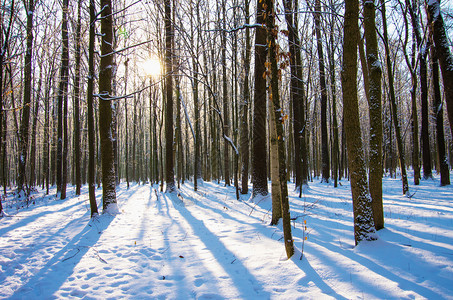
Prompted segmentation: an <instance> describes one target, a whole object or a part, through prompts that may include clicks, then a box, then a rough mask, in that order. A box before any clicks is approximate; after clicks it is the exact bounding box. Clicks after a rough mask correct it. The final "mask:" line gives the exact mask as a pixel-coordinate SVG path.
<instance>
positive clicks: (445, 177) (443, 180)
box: [431, 46, 450, 186]
mask: <svg viewBox="0 0 453 300" xmlns="http://www.w3.org/2000/svg"><path fill="white" fill-rule="evenodd" d="M431 70H432V76H433V90H434V97H433V99H434V103H433V111H434V115H435V117H436V140H437V157H438V162H439V168H440V185H441V186H445V185H449V184H450V170H449V169H448V156H447V153H446V152H445V138H444V110H443V108H442V95H441V93H440V82H439V64H438V61H437V53H436V49H435V47H434V46H431Z"/></svg>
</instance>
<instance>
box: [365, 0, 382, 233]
mask: <svg viewBox="0 0 453 300" xmlns="http://www.w3.org/2000/svg"><path fill="white" fill-rule="evenodd" d="M363 16H364V27H365V38H366V58H367V64H368V65H367V71H368V79H369V104H368V105H369V110H370V162H369V168H370V170H369V174H370V182H369V186H370V195H371V201H372V208H373V218H374V226H375V228H376V230H379V229H382V228H384V208H383V204H382V117H381V115H382V108H381V74H382V69H381V63H380V61H379V54H378V43H377V36H376V21H375V20H376V11H375V4H374V0H373V1H369V0H364V1H363Z"/></svg>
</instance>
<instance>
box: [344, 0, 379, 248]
mask: <svg viewBox="0 0 453 300" xmlns="http://www.w3.org/2000/svg"><path fill="white" fill-rule="evenodd" d="M358 15H359V7H358V1H356V0H345V14H344V17H345V18H344V29H343V30H344V35H343V39H344V40H343V70H342V74H341V81H342V88H343V112H344V130H345V133H346V143H347V152H348V164H349V172H350V176H351V192H352V201H353V210H354V238H355V243H356V245H357V244H358V243H360V242H361V241H363V240H367V241H369V240H374V239H376V236H375V228H374V222H373V212H372V208H371V197H370V194H369V192H368V183H367V175H366V169H365V161H364V159H363V157H364V156H363V144H362V138H361V130H360V121H359V107H358V97H357V44H358V43H357V39H358V33H357V30H358V25H357V24H358Z"/></svg>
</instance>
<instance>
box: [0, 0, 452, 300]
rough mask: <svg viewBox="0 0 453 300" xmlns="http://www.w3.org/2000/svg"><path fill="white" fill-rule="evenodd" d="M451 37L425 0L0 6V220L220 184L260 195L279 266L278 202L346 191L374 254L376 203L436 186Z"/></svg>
mask: <svg viewBox="0 0 453 300" xmlns="http://www.w3.org/2000/svg"><path fill="white" fill-rule="evenodd" d="M452 41H453V7H452V5H451V3H449V2H448V1H444V2H442V3H441V1H440V0H425V1H419V0H389V1H385V0H375V1H374V0H363V1H357V0H344V1H337V0H327V1H321V0H306V1H299V0H281V1H275V0H256V1H250V0H219V1H209V0H146V1H140V0H137V1H130V0H89V1H82V0H62V1H52V0H22V1H17V0H2V4H1V33H0V47H1V48H0V65H1V71H0V95H1V98H0V101H1V102H0V109H1V112H0V187H2V191H1V193H0V223H2V222H7V220H6V219H8V218H9V217H11V213H13V212H14V210H15V211H16V213H17V212H18V211H20V210H22V209H23V210H24V211H27V210H28V209H30V208H31V207H33V206H34V205H35V206H36V205H37V203H38V202H39V201H38V200H37V199H38V198H40V199H41V200H42V201H45V199H53V200H54V201H57V200H65V199H67V200H68V201H74V199H76V198H77V197H78V199H80V197H82V196H83V195H86V197H85V198H86V201H87V202H86V203H88V204H86V205H87V210H89V215H90V216H91V218H94V219H97V218H99V216H100V210H101V208H100V207H99V208H98V206H100V204H101V205H102V212H103V213H104V214H109V215H116V214H121V213H124V211H122V209H121V204H120V200H119V199H121V196H120V195H122V197H126V198H125V199H127V197H128V196H124V195H128V192H127V190H129V188H131V189H139V186H149V187H150V189H151V191H153V192H150V193H151V194H150V195H149V197H150V199H151V198H152V197H155V198H153V199H155V201H158V200H159V199H161V198H165V199H170V198H171V199H179V201H182V202H184V201H185V200H187V199H186V198H185V197H188V196H187V195H189V194H190V195H195V196H190V197H192V198H193V197H195V198H196V199H198V198H197V197H198V196H200V195H207V194H208V193H209V191H211V192H212V191H214V190H216V191H217V190H219V191H222V189H221V187H223V190H225V191H230V192H228V193H232V195H234V197H233V196H231V197H232V198H231V199H233V198H234V199H236V201H238V200H239V201H240V202H241V201H246V202H247V203H251V204H250V205H252V204H253V203H254V204H253V205H255V206H260V205H261V204H260V202H261V201H263V199H271V205H270V207H269V210H268V213H269V216H270V219H269V220H268V223H270V226H276V225H278V226H281V228H282V236H283V237H282V243H284V249H285V256H286V257H287V258H288V259H289V258H291V257H292V256H293V255H294V254H295V253H298V251H300V250H297V249H295V246H294V241H295V240H297V239H299V238H300V237H293V232H292V231H294V230H295V229H296V228H295V227H294V226H293V225H292V223H294V222H295V221H297V219H298V216H297V214H296V213H294V212H293V211H292V208H291V207H293V206H294V205H296V203H300V202H297V201H301V199H306V198H307V197H309V195H312V194H313V189H314V188H315V187H318V186H321V187H324V189H322V191H323V192H324V193H325V192H326V191H331V192H333V193H335V191H336V190H338V193H340V194H342V195H344V193H343V192H344V187H345V186H347V187H348V189H349V192H348V196H347V197H348V199H349V200H350V202H351V203H350V204H351V213H352V219H353V221H352V224H353V235H354V240H353V244H354V246H357V245H359V244H360V243H361V242H369V241H376V240H377V239H378V238H379V234H378V232H379V231H380V230H381V229H384V228H385V220H384V218H386V217H387V216H388V211H386V210H385V209H386V208H385V199H384V198H385V197H386V196H387V195H392V196H393V195H397V196H399V197H400V198H399V199H406V200H407V201H411V200H413V199H415V198H416V197H417V192H418V191H419V190H420V189H423V185H424V184H425V185H426V184H428V185H430V184H431V182H436V185H438V186H440V187H446V188H448V186H449V185H450V173H451V170H452V164H451V162H452V161H453V53H452V50H453V42H452ZM396 179H397V181H395V180H396ZM389 180H393V181H391V186H392V187H393V186H395V184H396V183H397V182H399V187H400V188H399V189H397V190H394V189H393V188H392V193H390V194H386V191H387V190H386V187H385V184H386V183H388V182H390V181H389ZM208 187H209V188H208ZM189 190H192V192H193V193H194V194H191V192H190V191H189ZM446 191H448V193H451V189H448V190H446ZM437 192H439V195H438V196H439V197H443V196H442V195H441V190H439V191H437V190H435V189H433V193H434V195H429V197H433V198H434V199H435V198H436V193H437ZM153 193H154V194H153ZM428 194H429V193H428ZM38 195H39V196H38ZM196 195H198V196H196ZM50 196H52V197H53V198H49V197H50ZM320 196H322V195H320ZM99 197H100V198H99ZM147 197H148V196H147ZM168 197H170V198H168ZM190 197H189V198H190ZM200 197H201V196H200ZM206 197H207V196H206ZM389 197H390V196H389ZM125 199H124V200H125ZM228 199H229V198H228ZM244 199H245V200H244ZM197 201H198V200H197ZM200 201H201V200H200ZM295 201H296V202H295ZM304 201H305V200H304ZM195 202H196V201H195ZM264 202H265V201H264ZM264 202H263V203H264ZM46 203H47V202H46ZM200 203H201V202H200ZM304 203H305V202H304ZM448 203H449V204H451V199H450V201H448V197H447V202H446V203H445V205H447V206H448ZM258 204H260V205H258ZM46 205H47V204H46ZM304 205H305V204H303V205H302V204H301V207H302V206H303V207H305V206H304ZM38 206H39V205H38ZM298 207H299V206H298ZM299 208H300V207H299ZM450 208H451V206H450ZM224 209H225V210H227V209H228V208H227V206H224ZM256 209H258V207H257V208H256ZM303 210H304V211H305V208H304V209H303ZM447 210H448V209H447ZM252 212H253V209H252ZM252 212H250V214H252ZM186 213H187V212H186ZM299 221H300V220H299ZM0 232H1V231H0ZM303 233H304V237H305V231H303ZM186 235H187V234H186ZM450 238H451V236H450ZM164 279H165V278H164ZM246 295H249V294H246ZM385 295H387V294H385ZM423 295H424V296H426V295H427V294H423ZM242 296H244V295H243V294H242ZM19 297H20V295H19ZM334 297H335V296H334ZM246 298H247V297H246Z"/></svg>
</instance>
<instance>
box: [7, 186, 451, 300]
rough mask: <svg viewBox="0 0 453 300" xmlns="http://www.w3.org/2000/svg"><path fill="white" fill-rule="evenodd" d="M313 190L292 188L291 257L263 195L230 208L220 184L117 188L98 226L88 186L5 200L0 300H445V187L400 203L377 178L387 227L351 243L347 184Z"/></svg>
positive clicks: (394, 189) (397, 192) (231, 198)
mask: <svg viewBox="0 0 453 300" xmlns="http://www.w3.org/2000/svg"><path fill="white" fill-rule="evenodd" d="M318 182H319V181H316V182H313V183H310V186H309V188H308V189H307V190H306V191H305V192H304V196H303V197H302V198H297V195H296V193H295V192H293V189H294V185H292V184H290V185H289V189H290V202H291V214H292V217H293V218H295V220H294V222H293V225H294V226H293V235H294V238H295V245H296V247H297V249H298V251H297V253H296V254H295V255H294V256H293V258H292V259H290V260H287V259H286V255H285V250H284V245H283V242H282V230H281V226H277V227H273V226H270V225H269V222H270V214H271V212H270V206H271V201H270V197H267V198H263V199H261V200H260V201H259V202H258V201H255V202H251V201H250V200H249V198H250V195H242V196H241V197H242V198H241V201H237V200H235V193H234V188H232V187H224V186H223V185H222V184H220V185H219V184H215V183H209V182H205V183H204V184H203V185H202V186H201V188H200V190H199V191H198V192H194V191H193V189H192V185H191V184H186V185H184V186H182V188H181V189H180V190H179V191H178V193H176V194H172V195H169V194H165V193H160V192H159V190H158V187H157V186H150V185H132V186H131V187H130V189H128V190H127V189H126V186H125V185H124V184H121V185H120V186H119V188H118V205H119V208H120V213H119V214H117V215H115V216H113V215H101V216H99V217H97V218H96V219H94V220H90V218H89V215H90V214H89V203H88V194H87V188H86V187H84V189H83V191H82V192H83V193H82V196H80V197H76V196H74V191H73V189H72V188H70V192H69V193H68V194H69V197H68V199H67V200H56V199H55V197H54V196H47V197H43V195H42V194H40V192H39V193H38V194H36V195H35V199H34V202H35V204H31V205H30V206H29V208H20V209H17V206H20V204H21V203H20V202H17V199H16V200H14V199H12V196H10V197H9V198H8V199H7V200H6V202H5V201H4V206H6V211H7V213H8V214H9V216H8V217H4V218H1V219H0V298H11V299H53V298H58V299H63V298H71V299H73V298H84V299H124V298H129V299H188V298H197V299H268V298H271V299H296V298H299V299H300V298H302V299H327V298H335V299H373V298H385V299H394V298H403V299H406V298H410V299H414V298H415V299H422V298H427V299H441V298H443V299H453V187H452V186H447V187H439V180H438V179H435V180H427V181H422V182H421V185H420V186H413V185H411V195H412V194H413V196H412V197H411V198H408V197H405V196H402V195H401V181H400V180H399V179H391V178H385V179H384V210H385V218H386V219H385V221H386V228H385V229H383V230H381V231H379V233H378V235H379V240H378V241H375V242H367V243H362V244H361V245H359V246H358V247H354V237H353V227H352V205H351V200H350V198H351V197H350V186H349V182H346V181H342V182H341V183H342V185H341V186H339V187H338V188H333V185H332V184H324V183H323V184H321V183H318ZM96 193H97V195H98V197H99V198H98V202H100V195H101V194H102V191H101V190H100V189H99V190H97V191H96ZM305 223H306V224H305ZM305 227H306V229H305ZM305 236H307V239H306V240H305V243H304V246H303V258H302V260H300V257H301V251H302V244H303V243H302V241H303V240H304V237H305Z"/></svg>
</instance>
